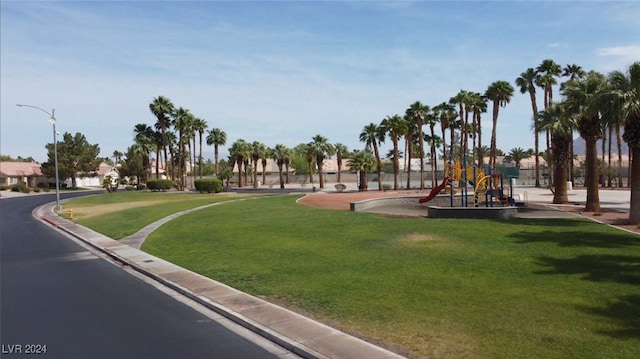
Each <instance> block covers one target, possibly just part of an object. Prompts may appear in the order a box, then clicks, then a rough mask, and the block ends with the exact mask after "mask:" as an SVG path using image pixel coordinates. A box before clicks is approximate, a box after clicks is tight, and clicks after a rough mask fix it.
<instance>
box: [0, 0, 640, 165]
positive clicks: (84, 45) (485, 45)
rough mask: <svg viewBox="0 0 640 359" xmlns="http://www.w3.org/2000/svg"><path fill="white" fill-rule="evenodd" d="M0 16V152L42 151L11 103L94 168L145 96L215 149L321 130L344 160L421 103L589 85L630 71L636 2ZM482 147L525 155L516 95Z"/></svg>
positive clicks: (221, 6) (239, 5) (127, 138)
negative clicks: (187, 115)
mask: <svg viewBox="0 0 640 359" xmlns="http://www.w3.org/2000/svg"><path fill="white" fill-rule="evenodd" d="M0 9H1V13H0V17H1V18H0V20H1V21H0V23H1V25H0V26H1V42H0V77H1V84H0V86H1V87H0V105H1V106H0V125H1V127H0V152H1V153H2V154H3V155H11V156H13V157H17V156H22V157H27V156H32V157H34V158H35V159H36V160H39V161H45V160H46V151H45V149H44V146H45V144H46V143H50V142H52V136H53V135H52V131H51V126H50V125H49V124H48V122H47V119H48V117H47V115H46V114H44V113H42V112H39V111H37V110H34V109H28V108H21V107H17V106H15V104H18V103H22V104H29V105H34V106H38V107H41V108H44V109H45V110H47V111H50V110H51V109H55V114H56V117H57V120H58V123H57V129H58V131H59V132H60V133H61V134H62V133H64V132H70V133H72V134H75V133H76V132H81V133H83V134H84V135H85V136H86V137H87V140H88V141H89V142H90V143H94V144H95V143H97V144H99V145H100V149H101V153H100V156H103V157H107V156H111V155H112V153H113V151H115V150H118V151H121V152H125V151H126V149H127V147H128V146H130V145H131V144H132V138H133V128H134V126H135V125H136V124H137V123H146V124H148V125H152V124H153V123H154V122H155V118H154V117H153V116H152V114H151V112H150V111H149V107H148V105H149V103H150V102H151V101H152V100H153V99H154V98H155V97H157V96H159V95H162V96H165V97H168V98H170V99H171V100H172V101H173V103H174V104H175V105H176V106H182V107H185V108H188V109H190V110H191V112H192V113H193V114H194V115H195V116H197V117H200V118H202V119H204V120H206V121H207V124H208V126H209V128H221V129H223V130H224V131H225V132H226V133H227V136H228V143H227V145H230V144H231V143H232V142H234V141H235V140H237V139H240V138H242V139H245V140H247V141H249V142H252V141H261V142H263V143H265V144H266V145H268V146H271V147H273V146H275V145H276V144H278V143H282V144H285V145H287V146H290V147H293V146H295V145H297V144H299V143H307V142H309V141H310V140H311V138H312V137H313V136H314V135H316V134H321V135H323V136H325V137H327V138H328V139H329V141H330V142H332V143H336V142H340V143H343V144H345V145H347V146H348V147H349V149H351V150H353V149H361V148H362V147H363V144H362V143H360V142H359V141H358V136H359V134H360V132H361V131H362V129H363V127H364V126H365V125H367V124H369V123H371V122H374V123H380V121H381V120H382V119H383V118H385V117H386V116H388V115H394V114H400V115H402V114H404V111H405V110H406V108H407V107H408V106H409V105H410V104H411V103H413V102H415V101H417V100H419V101H421V102H423V103H424V104H427V105H430V106H435V105H438V104H439V103H441V102H443V101H448V100H449V98H451V97H452V96H454V95H455V94H456V93H458V92H459V91H460V90H461V89H464V90H468V91H475V92H484V91H485V90H486V88H487V87H488V86H489V85H490V84H491V83H492V82H494V81H497V80H505V81H509V82H510V83H512V84H513V86H514V88H515V87H516V86H515V84H514V81H515V79H516V78H517V77H518V76H519V75H520V73H522V72H523V71H524V70H526V69H527V68H528V67H536V66H537V65H539V64H540V63H541V62H542V60H544V59H553V60H554V61H556V62H557V63H559V64H561V65H563V66H564V65H567V64H574V63H575V64H578V65H580V66H582V67H583V69H585V70H587V71H588V70H596V71H600V72H602V73H605V74H606V73H608V72H610V71H612V70H626V68H628V66H629V65H630V64H631V63H632V62H634V61H638V60H640V22H639V21H638V20H637V19H639V18H640V3H638V2H636V1H629V2H615V1H602V2H600V1H567V2H558V1H550V2H542V1H493V2H491V1H459V2H456V1H446V2H444V1H346V2H341V1H261V2H250V1H199V2H193V1H83V2H80V1H12V0H9V1H6V0H5V1H2V2H1V3H0ZM555 91H556V94H557V91H558V90H557V89H555ZM559 97H560V96H559V95H556V98H559ZM539 100H540V101H539V106H540V107H542V105H541V101H542V99H541V96H539ZM490 111H491V110H490V109H489V112H488V113H486V114H484V116H483V124H484V126H483V132H484V135H483V143H485V144H488V143H489V136H490V130H491V112H490ZM497 138H498V141H497V145H498V147H499V148H500V149H502V150H504V151H509V150H510V149H512V148H514V147H523V148H532V147H533V133H532V131H531V105H530V100H529V96H528V95H521V94H520V93H519V91H518V89H517V88H516V93H515V94H514V97H513V99H512V101H511V103H510V104H509V105H507V107H505V108H502V109H501V110H500V117H499V121H498V136H497ZM387 142H388V143H386V144H384V145H383V149H384V151H385V152H386V149H389V148H390V147H391V144H390V141H387ZM204 155H205V158H213V149H212V148H207V149H205V153H204ZM225 155H226V153H225Z"/></svg>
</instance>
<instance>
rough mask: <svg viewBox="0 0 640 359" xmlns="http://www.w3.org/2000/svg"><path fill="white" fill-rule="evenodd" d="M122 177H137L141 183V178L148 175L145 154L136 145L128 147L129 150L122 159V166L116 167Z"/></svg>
mask: <svg viewBox="0 0 640 359" xmlns="http://www.w3.org/2000/svg"><path fill="white" fill-rule="evenodd" d="M116 171H118V174H119V175H120V178H123V179H124V178H126V177H129V178H136V182H137V183H138V184H140V179H144V178H145V176H146V169H145V166H144V161H143V154H142V153H141V152H140V151H138V150H137V149H136V145H133V146H130V147H129V148H127V152H126V153H125V154H123V158H121V160H120V167H118V168H117V169H116Z"/></svg>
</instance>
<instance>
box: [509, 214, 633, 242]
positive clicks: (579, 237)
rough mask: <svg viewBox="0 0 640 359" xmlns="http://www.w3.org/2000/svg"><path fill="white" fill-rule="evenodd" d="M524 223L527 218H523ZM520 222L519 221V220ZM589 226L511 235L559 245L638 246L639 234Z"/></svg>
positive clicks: (560, 223) (562, 223)
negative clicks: (580, 228) (607, 230)
mask: <svg viewBox="0 0 640 359" xmlns="http://www.w3.org/2000/svg"><path fill="white" fill-rule="evenodd" d="M523 221H524V222H525V223H520V224H521V225H522V224H527V223H526V222H527V221H529V220H523ZM519 222H520V221H519ZM534 222H535V223H531V224H536V225H540V224H541V222H540V221H539V220H536V221H534ZM543 223H547V224H548V225H550V226H553V227H556V228H557V227H575V228H579V227H580V226H581V225H582V226H584V225H585V222H583V221H576V220H554V221H552V222H548V221H545V222H543ZM588 228H589V227H587V228H585V229H584V230H570V231H566V230H563V231H560V232H559V231H553V230H548V231H542V232H527V231H520V232H517V233H515V234H512V235H511V237H513V238H515V239H516V240H517V243H523V244H524V243H556V244H558V246H560V247H578V246H583V247H594V248H625V247H634V246H640V236H637V235H633V234H628V233H626V232H622V231H621V232H620V233H615V232H613V233H612V232H608V233H603V232H600V231H594V230H593V227H591V228H592V230H591V231H589V230H588Z"/></svg>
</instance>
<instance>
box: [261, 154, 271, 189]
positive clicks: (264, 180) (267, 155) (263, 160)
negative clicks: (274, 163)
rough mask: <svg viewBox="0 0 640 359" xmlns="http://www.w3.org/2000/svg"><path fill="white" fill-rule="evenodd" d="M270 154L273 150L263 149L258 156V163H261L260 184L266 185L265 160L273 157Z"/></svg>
mask: <svg viewBox="0 0 640 359" xmlns="http://www.w3.org/2000/svg"><path fill="white" fill-rule="evenodd" d="M272 152H273V148H270V147H265V149H264V151H262V154H261V155H260V161H261V162H262V184H265V183H267V159H269V158H271V157H273V156H272V155H271V153H272Z"/></svg>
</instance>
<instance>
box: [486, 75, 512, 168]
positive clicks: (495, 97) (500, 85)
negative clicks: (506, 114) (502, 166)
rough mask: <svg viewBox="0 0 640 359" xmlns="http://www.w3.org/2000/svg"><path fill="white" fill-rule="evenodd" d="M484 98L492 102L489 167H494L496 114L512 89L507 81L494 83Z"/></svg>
mask: <svg viewBox="0 0 640 359" xmlns="http://www.w3.org/2000/svg"><path fill="white" fill-rule="evenodd" d="M485 96H486V97H487V99H489V100H490V101H493V126H492V128H491V155H490V159H489V166H491V167H493V168H495V167H496V129H497V127H498V112H499V108H500V107H505V106H506V105H507V104H508V103H509V102H510V101H511V97H512V96H513V87H512V86H511V84H509V83H508V82H507V81H496V82H494V83H492V84H491V85H489V87H488V88H487V91H486V92H485Z"/></svg>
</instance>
